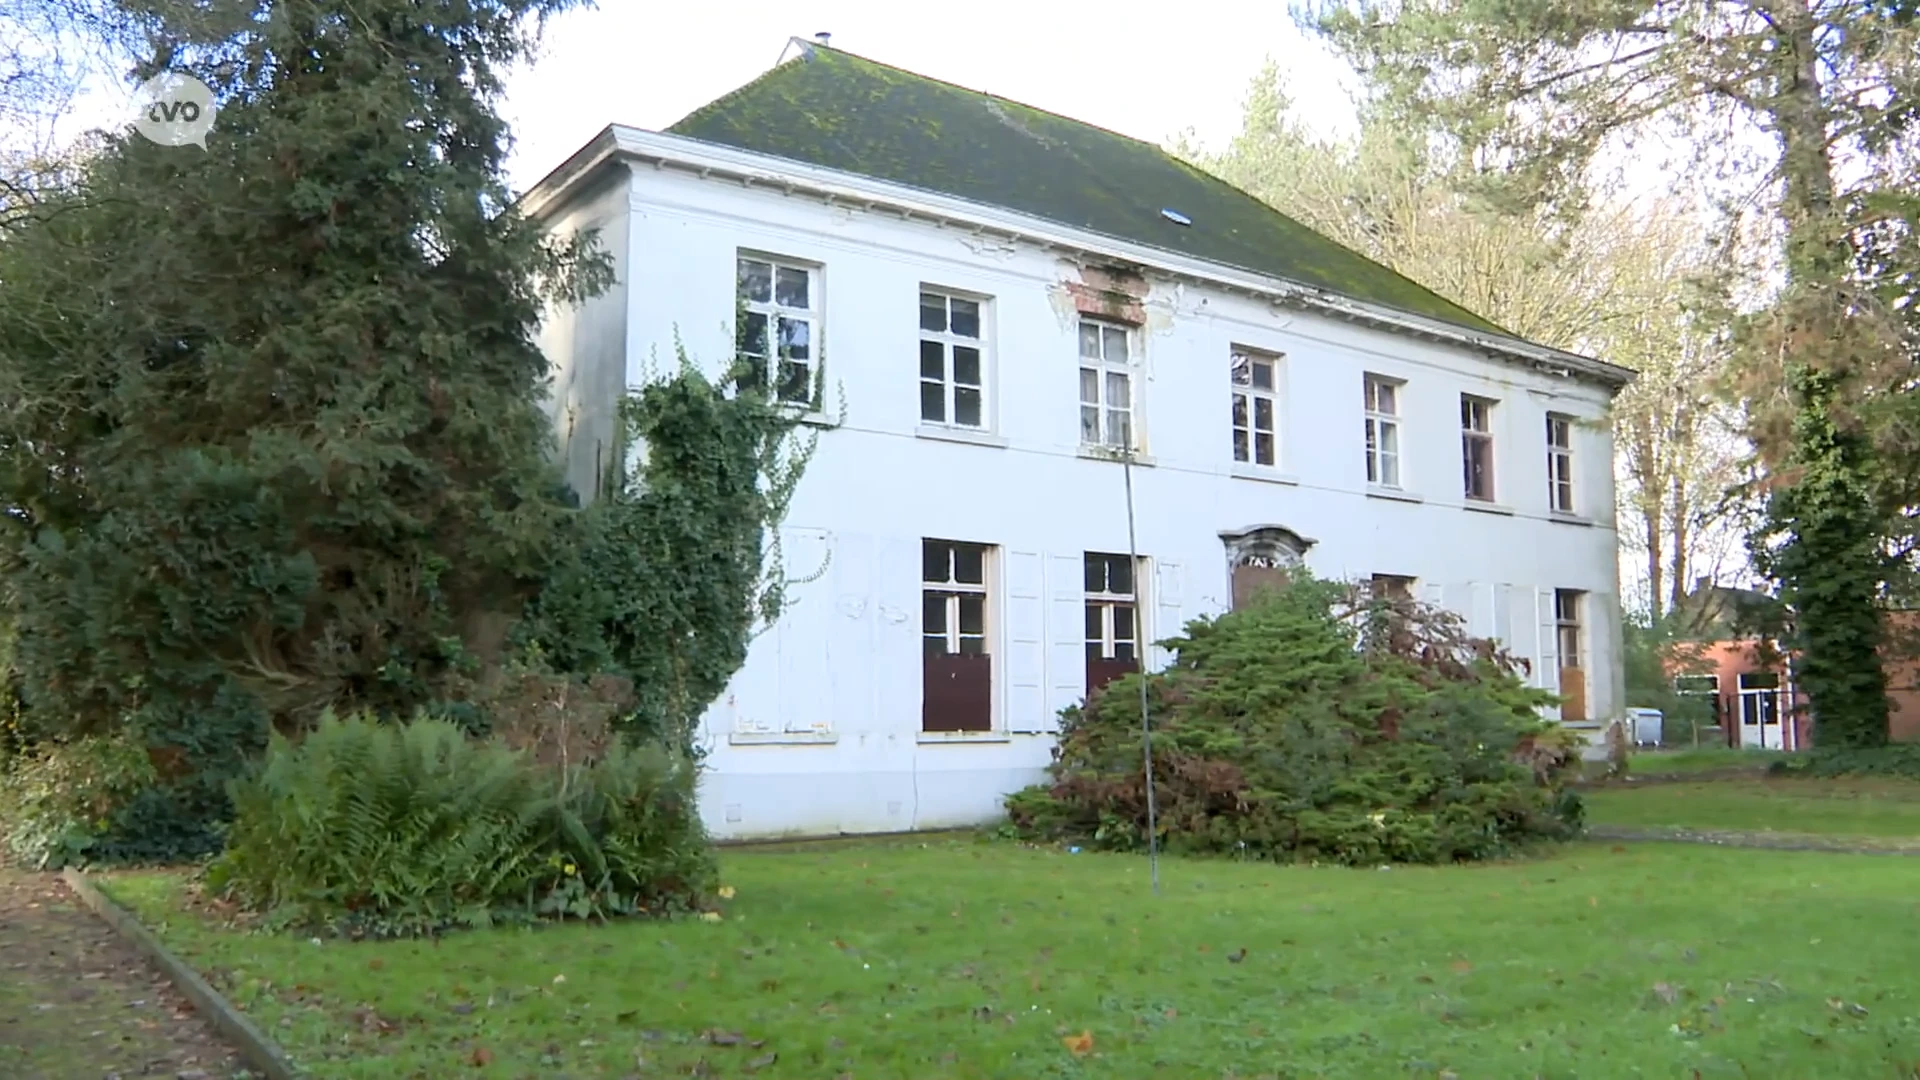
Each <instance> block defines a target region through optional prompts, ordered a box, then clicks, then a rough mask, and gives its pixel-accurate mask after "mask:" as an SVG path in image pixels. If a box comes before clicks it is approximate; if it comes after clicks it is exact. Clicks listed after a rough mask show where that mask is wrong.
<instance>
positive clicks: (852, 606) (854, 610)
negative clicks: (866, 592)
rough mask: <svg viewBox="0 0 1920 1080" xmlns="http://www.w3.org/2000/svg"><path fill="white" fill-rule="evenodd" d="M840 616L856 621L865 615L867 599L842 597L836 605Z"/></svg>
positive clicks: (862, 597)
mask: <svg viewBox="0 0 1920 1080" xmlns="http://www.w3.org/2000/svg"><path fill="white" fill-rule="evenodd" d="M837 606H838V607H839V608H840V614H842V615H845V616H846V617H847V618H849V619H858V618H859V617H861V616H862V615H865V614H866V613H867V598H866V597H864V596H843V597H841V598H840V603H839V604H838V605H837Z"/></svg>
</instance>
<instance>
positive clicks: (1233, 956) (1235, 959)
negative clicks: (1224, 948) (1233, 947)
mask: <svg viewBox="0 0 1920 1080" xmlns="http://www.w3.org/2000/svg"><path fill="white" fill-rule="evenodd" d="M1246 958H1247V950H1245V949H1241V950H1240V951H1238V952H1235V953H1229V954H1228V955H1227V963H1229V964H1237V963H1239V962H1240V961H1242V960H1245V959H1246Z"/></svg>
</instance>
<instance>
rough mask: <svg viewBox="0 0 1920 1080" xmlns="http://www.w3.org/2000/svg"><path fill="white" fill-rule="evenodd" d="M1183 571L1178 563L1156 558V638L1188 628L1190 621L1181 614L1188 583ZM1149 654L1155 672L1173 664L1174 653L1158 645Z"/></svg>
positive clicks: (1154, 627)
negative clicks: (1184, 587)
mask: <svg viewBox="0 0 1920 1080" xmlns="http://www.w3.org/2000/svg"><path fill="white" fill-rule="evenodd" d="M1184 573H1185V571H1184V570H1183V569H1182V568H1181V566H1180V564H1179V563H1177V562H1169V561H1161V560H1157V559H1156V560H1155V561H1154V564H1153V627H1152V630H1153V636H1154V637H1155V638H1156V639H1157V638H1170V637H1174V636H1176V635H1178V634H1179V633H1180V632H1181V631H1182V630H1185V629H1186V625H1187V621H1186V619H1185V617H1184V616H1182V615H1181V608H1182V605H1183V604H1184V602H1185V600H1186V595H1185V593H1184V592H1183V591H1182V586H1183V585H1184V584H1185V583H1184V582H1183V581H1181V577H1182V575H1183V574H1184ZM1148 657H1149V660H1148V663H1149V665H1150V666H1151V667H1152V669H1153V670H1156V671H1157V670H1159V669H1161V668H1164V667H1166V666H1167V665H1168V664H1171V663H1173V653H1171V652H1169V651H1168V650H1166V649H1161V648H1155V649H1153V650H1152V651H1151V652H1150V653H1149V654H1148Z"/></svg>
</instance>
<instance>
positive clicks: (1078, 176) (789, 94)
mask: <svg viewBox="0 0 1920 1080" xmlns="http://www.w3.org/2000/svg"><path fill="white" fill-rule="evenodd" d="M667 130H668V132H669V133H671V134H674V135H682V136H686V137H688V138H693V139H700V140H703V141H706V142H712V143H720V144H724V145H727V146H732V147H737V148H739V149H741V150H748V151H752V152H755V153H761V154H768V155H771V156H774V157H782V158H787V159H789V160H792V161H800V162H805V163H807V164H810V165H817V166H821V167H824V168H829V169H838V170H841V171H844V172H850V173H857V174H860V175H863V176H869V177H873V178H875V179H879V180H887V181H891V182H894V183H898V184H905V185H909V186H912V187H916V188H920V189H923V190H927V191H934V192H939V193H941V194H945V195H951V196H955V197H957V198H962V199H968V200H971V201H973V202H979V203H985V204H988V205H992V206H998V207H1004V208H1006V209H1008V210H1016V211H1019V212H1021V213H1025V214H1031V215H1033V216H1035V217H1040V218H1045V219H1046V220H1048V221H1053V222H1057V223H1059V224H1062V225H1069V226H1072V227H1074V228H1078V229H1085V230H1088V231H1090V232H1096V233H1100V234H1102V235H1105V236H1110V237H1114V238H1117V239H1122V240H1128V241H1132V242H1134V243H1138V244H1144V245H1147V246H1150V247H1155V248H1160V249H1162V250H1165V251H1171V252H1177V253H1179V254H1182V255H1187V256H1191V257H1193V258H1196V259H1204V260H1206V261H1207V262H1211V263H1217V264H1220V265H1223V266H1230V267H1237V268H1239V269H1241V270H1247V271H1251V272H1253V273H1256V274H1263V275H1267V276H1270V277H1277V278H1285V279H1287V280H1289V281H1293V282H1297V283H1300V284H1303V285H1310V286H1314V287H1317V288H1321V289H1325V290H1328V291H1330V292H1335V293H1339V294H1341V295H1343V296H1346V297H1349V298H1351V299H1355V300H1362V301H1366V302H1369V303H1374V304H1380V305H1384V306H1386V307H1391V308H1396V309H1399V310H1401V311H1406V312H1411V313H1414V314H1417V315H1425V316H1428V317H1430V318H1434V319H1439V320H1442V321H1444V322H1449V323H1453V324H1455V325H1458V326H1463V327H1469V328H1472V329H1475V330H1484V331H1493V332H1496V333H1502V332H1503V331H1501V330H1500V329H1499V328H1498V327H1496V326H1494V325H1493V324H1492V323H1490V322H1488V321H1487V320H1485V319H1483V318H1480V317H1479V316H1477V315H1475V314H1473V313H1472V312H1470V311H1468V310H1466V309H1465V308H1462V307H1460V306H1459V305H1458V304H1455V303H1453V302H1452V301H1449V300H1447V299H1445V298H1444V297H1442V296H1440V295H1439V294H1437V293H1435V292H1433V291H1432V290H1430V289H1427V288H1425V287H1424V286H1421V285H1419V284H1417V283H1415V282H1414V281H1412V280H1410V279H1408V278H1406V277H1403V276H1401V275H1400V274H1398V273H1395V272H1394V271H1392V270H1389V269H1388V268H1386V267H1384V266H1382V265H1380V264H1379V263H1376V262H1374V261H1373V260H1371V259H1369V258H1367V257H1365V256H1363V255H1361V254H1359V253H1358V252H1355V251H1352V250H1351V249H1348V248H1346V247H1342V246H1341V245H1340V244H1337V243H1335V242H1334V241H1332V240H1329V239H1327V238H1326V237H1324V236H1321V235H1320V234H1319V233H1316V232H1314V231H1313V230H1312V229H1309V228H1307V227H1306V226H1305V225H1302V224H1300V223H1299V222H1297V221H1294V220H1293V219H1292V218H1289V217H1287V216H1286V215H1284V214H1281V213H1280V212H1278V211H1276V210H1274V209H1273V208H1272V207H1270V206H1268V205H1267V204H1265V203H1263V202H1261V201H1260V200H1258V199H1256V198H1254V197H1253V196H1251V195H1248V194H1247V193H1246V192H1243V191H1241V190H1240V189H1238V188H1236V187H1234V186H1232V185H1231V184H1228V183H1227V182H1226V181H1224V180H1220V179H1218V178H1216V177H1214V176H1211V175H1209V174H1208V173H1206V172H1203V171H1201V170H1200V169H1197V168H1194V167H1193V166H1191V165H1189V164H1187V163H1186V162H1183V161H1181V160H1179V159H1178V158H1175V157H1173V156H1172V155H1171V154H1168V153H1167V152H1165V151H1164V150H1162V149H1160V148H1159V147H1157V146H1154V145H1152V144H1151V143H1145V142H1141V141H1140V140H1138V139H1132V138H1128V137H1127V136H1124V135H1118V134H1115V133H1113V132H1111V131H1106V130H1104V129H1101V128H1097V127H1094V126H1093V125H1091V124H1084V123H1081V122H1080V121H1078V120H1070V119H1068V118H1066V117H1064V116H1057V115H1055V114H1053V113H1049V112H1043V111H1041V110H1039V109H1035V108H1032V107H1031V106H1027V105H1022V104H1019V103H1018V102H1013V101H1008V100H1007V99H1005V98H999V97H994V96H993V95H991V94H983V93H980V92H977V91H973V90H968V89H965V88H963V87H958V86H954V85H952V84H950V83H944V82H940V81H939V80H937V79H930V78H927V77H926V76H923V75H916V74H914V73H913V72H910V71H902V70H901V69H899V68H895V67H889V66H887V65H885V64H880V63H876V62H874V61H872V60H868V59H866V58H864V57H860V56H855V55H853V54H852V53H848V52H845V51H842V50H840V49H833V48H828V47H825V46H821V45H815V44H806V45H804V46H803V51H802V52H801V54H800V55H799V56H798V57H797V58H796V59H793V60H789V61H788V62H786V63H782V64H779V65H777V66H776V67H774V68H773V69H772V70H770V71H768V72H767V73H766V74H764V75H762V76H760V78H758V79H756V80H754V81H753V82H751V83H748V84H747V85H745V86H743V87H741V88H739V89H738V90H735V91H733V92H732V93H730V94H728V95H726V96H725V97H722V98H720V99H718V100H717V101H714V102H712V103H710V104H708V105H706V106H703V107H702V108H700V109H698V110H696V111H694V112H693V113H692V114H691V115H689V116H687V117H686V118H685V119H683V120H681V121H680V122H679V123H677V124H674V125H673V126H672V127H670V128H668V129H667ZM1162 209H1168V210H1173V211H1175V212H1177V213H1179V214H1181V215H1184V216H1185V217H1186V218H1188V219H1189V220H1191V221H1192V224H1191V225H1181V224H1178V223H1176V222H1174V221H1171V220H1169V219H1168V218H1166V217H1165V216H1164V215H1162V214H1161V212H1160V211H1161V210H1162Z"/></svg>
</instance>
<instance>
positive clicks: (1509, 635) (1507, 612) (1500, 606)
mask: <svg viewBox="0 0 1920 1080" xmlns="http://www.w3.org/2000/svg"><path fill="white" fill-rule="evenodd" d="M1487 591H1488V593H1489V594H1490V596H1491V598H1492V604H1493V622H1492V626H1493V640H1495V641H1497V642H1499V643H1500V647H1501V648H1503V649H1507V650H1509V651H1511V650H1512V649H1513V647H1514V646H1513V586H1511V585H1489V586H1487Z"/></svg>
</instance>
